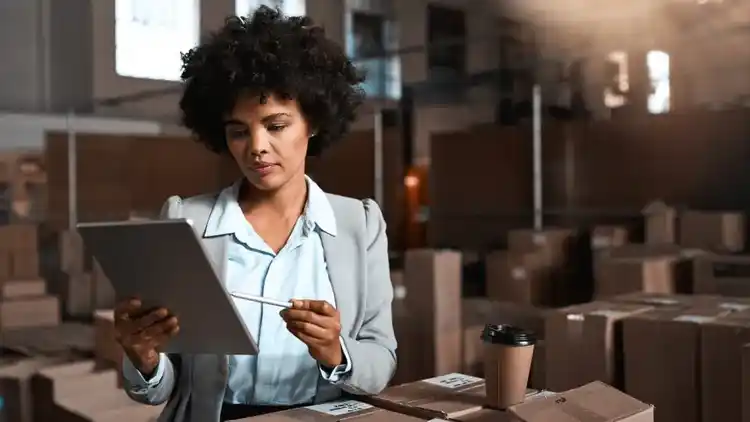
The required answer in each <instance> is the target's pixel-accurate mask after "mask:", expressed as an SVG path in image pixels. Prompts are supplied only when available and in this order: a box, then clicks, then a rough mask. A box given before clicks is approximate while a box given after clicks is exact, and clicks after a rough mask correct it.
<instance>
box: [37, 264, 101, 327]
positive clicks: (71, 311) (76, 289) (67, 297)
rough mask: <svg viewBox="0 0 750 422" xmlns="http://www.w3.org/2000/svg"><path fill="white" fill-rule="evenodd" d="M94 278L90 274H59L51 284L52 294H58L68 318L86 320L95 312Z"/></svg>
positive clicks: (49, 286)
mask: <svg viewBox="0 0 750 422" xmlns="http://www.w3.org/2000/svg"><path fill="white" fill-rule="evenodd" d="M92 283H93V278H92V276H91V274H90V273H79V274H66V273H62V272H59V273H57V274H56V275H55V278H54V281H52V282H50V283H49V285H48V288H49V290H50V292H52V293H54V294H56V295H57V296H58V297H60V299H61V300H62V303H63V305H62V306H63V311H64V313H65V315H66V316H69V317H74V318H86V317H88V316H90V315H91V313H92V312H94V310H95V306H94V305H95V303H94V299H93V295H92V293H93V289H94V288H93V284H92Z"/></svg>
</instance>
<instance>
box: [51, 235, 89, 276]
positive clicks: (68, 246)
mask: <svg viewBox="0 0 750 422" xmlns="http://www.w3.org/2000/svg"><path fill="white" fill-rule="evenodd" d="M58 249H59V254H60V269H61V270H62V271H63V272H65V273H68V274H80V273H82V272H84V271H85V269H86V259H85V253H84V246H83V239H82V238H81V236H80V235H79V234H78V232H76V231H69V230H64V231H62V232H60V238H59V247H58Z"/></svg>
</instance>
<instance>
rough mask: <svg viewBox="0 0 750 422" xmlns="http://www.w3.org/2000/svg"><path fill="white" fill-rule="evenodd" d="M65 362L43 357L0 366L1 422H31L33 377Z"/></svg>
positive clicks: (60, 358) (60, 359) (55, 358)
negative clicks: (40, 371) (43, 370)
mask: <svg viewBox="0 0 750 422" xmlns="http://www.w3.org/2000/svg"><path fill="white" fill-rule="evenodd" d="M65 361H67V358H65V357H51V358H50V357H41V358H26V359H20V360H18V361H15V362H13V363H8V364H0V397H1V398H2V401H3V405H2V406H0V420H2V421H8V422H11V421H13V422H31V421H32V411H33V408H32V405H31V404H32V396H31V377H32V376H33V375H34V374H35V373H36V372H37V371H38V370H40V369H42V368H44V367H48V366H53V365H59V364H61V363H64V362H65Z"/></svg>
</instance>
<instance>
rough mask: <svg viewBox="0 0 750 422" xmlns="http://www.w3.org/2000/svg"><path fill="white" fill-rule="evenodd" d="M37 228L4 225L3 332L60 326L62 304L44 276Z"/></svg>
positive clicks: (0, 262)
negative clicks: (49, 293)
mask: <svg viewBox="0 0 750 422" xmlns="http://www.w3.org/2000/svg"><path fill="white" fill-rule="evenodd" d="M37 231H38V230H37V226H35V225H31V224H17V225H15V224H14V225H7V226H0V331H2V330H7V329H14V328H27V327H44V326H53V325H57V324H59V323H60V305H59V301H58V299H57V298H56V297H54V296H50V295H48V294H47V285H46V282H45V280H44V279H43V278H41V276H40V271H39V249H38V242H37V236H38V233H37Z"/></svg>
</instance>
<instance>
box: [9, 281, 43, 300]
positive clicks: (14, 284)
mask: <svg viewBox="0 0 750 422" xmlns="http://www.w3.org/2000/svg"><path fill="white" fill-rule="evenodd" d="M45 294H47V282H45V281H44V280H42V279H39V278H37V279H29V280H5V281H0V300H10V299H19V298H27V297H34V296H44V295H45Z"/></svg>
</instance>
